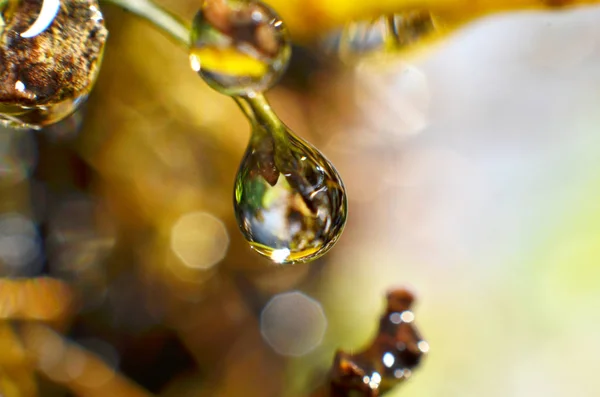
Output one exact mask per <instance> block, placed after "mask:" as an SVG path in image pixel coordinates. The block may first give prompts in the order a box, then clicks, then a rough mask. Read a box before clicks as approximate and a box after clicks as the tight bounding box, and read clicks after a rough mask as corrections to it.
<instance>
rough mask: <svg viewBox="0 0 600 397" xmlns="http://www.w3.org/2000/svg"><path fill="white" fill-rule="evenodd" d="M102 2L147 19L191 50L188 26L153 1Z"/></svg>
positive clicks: (123, 0)
mask: <svg viewBox="0 0 600 397" xmlns="http://www.w3.org/2000/svg"><path fill="white" fill-rule="evenodd" d="M100 2H101V3H106V4H113V5H116V6H118V7H121V8H122V9H124V10H127V11H129V12H131V13H132V14H135V15H137V16H138V17H140V18H142V19H145V20H146V21H148V22H150V23H151V24H152V25H154V26H155V27H156V28H158V29H160V30H162V31H163V33H165V34H166V35H167V36H169V37H171V38H172V39H174V40H175V41H176V42H177V43H178V44H180V45H182V46H183V47H184V48H186V49H187V48H189V46H190V28H189V26H188V24H186V23H185V22H184V21H182V20H181V19H180V18H179V17H177V16H175V15H173V14H172V13H171V12H169V11H167V10H165V9H164V8H162V7H161V6H159V5H158V4H156V3H154V2H153V1H152V0H100Z"/></svg>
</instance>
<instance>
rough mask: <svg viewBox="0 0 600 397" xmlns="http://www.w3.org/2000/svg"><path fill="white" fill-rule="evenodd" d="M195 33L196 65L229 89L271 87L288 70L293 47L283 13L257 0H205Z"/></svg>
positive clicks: (217, 86) (226, 91) (224, 89)
mask: <svg viewBox="0 0 600 397" xmlns="http://www.w3.org/2000/svg"><path fill="white" fill-rule="evenodd" d="M191 36H192V37H191V47H190V64H191V66H192V69H193V70H194V71H196V72H198V74H199V75H200V76H201V77H202V78H203V79H204V80H205V81H206V82H207V83H208V84H209V85H210V86H212V87H213V88H214V89H216V90H217V91H220V92H222V93H224V94H227V95H243V94H248V93H249V92H253V91H265V90H267V89H269V88H270V87H271V86H273V85H274V84H275V82H276V81H277V80H278V79H279V78H280V77H281V75H282V74H283V72H284V70H285V68H286V66H287V63H288V60H289V57H290V52H291V50H290V44H289V36H288V33H287V30H286V28H285V25H284V24H283V23H282V22H281V20H280V19H279V16H278V15H277V14H276V13H275V12H274V11H273V10H272V9H271V8H269V7H268V6H266V5H264V4H263V3H260V2H254V1H247V0H213V1H205V2H203V5H202V9H201V10H200V11H199V12H198V14H197V15H196V17H195V18H194V22H193V25H192V35H191Z"/></svg>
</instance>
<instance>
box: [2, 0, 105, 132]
mask: <svg viewBox="0 0 600 397" xmlns="http://www.w3.org/2000/svg"><path fill="white" fill-rule="evenodd" d="M45 1H49V0H45ZM43 3H44V0H16V1H15V0H10V1H8V2H7V5H5V6H4V7H3V10H2V19H3V23H4V26H3V27H2V30H1V34H0V42H1V45H0V113H2V115H3V116H4V118H5V119H7V120H10V121H11V124H17V125H18V124H19V123H23V124H32V126H43V125H47V124H51V123H53V122H56V121H59V120H60V119H62V118H64V117H66V116H67V115H68V114H70V113H71V112H72V111H73V110H74V109H75V108H76V106H77V102H78V101H79V100H81V99H84V98H85V96H86V95H87V94H88V93H89V91H90V90H91V88H92V85H93V83H94V81H95V79H96V76H97V74H98V70H99V66H100V60H101V58H102V51H103V48H104V43H105V41H106V37H107V34H108V33H107V30H106V28H105V26H104V22H103V19H102V14H101V13H100V9H99V7H98V4H97V2H96V1H95V0H61V1H60V9H59V10H58V13H57V14H56V16H55V17H54V19H53V20H52V21H51V23H50V25H49V26H48V27H47V28H46V29H45V30H43V31H42V32H41V33H39V34H38V35H36V36H33V37H23V36H22V34H23V33H25V32H26V31H27V30H28V29H29V28H30V27H31V26H32V25H33V24H34V23H35V21H36V20H37V19H38V17H39V16H40V11H41V9H42V5H43Z"/></svg>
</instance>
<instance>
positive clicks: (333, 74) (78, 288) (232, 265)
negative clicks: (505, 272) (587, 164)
mask: <svg viewBox="0 0 600 397" xmlns="http://www.w3.org/2000/svg"><path fill="white" fill-rule="evenodd" d="M163 3H164V4H165V5H167V6H168V7H169V8H171V7H172V8H173V9H174V10H176V11H177V12H178V13H179V14H181V15H193V13H195V12H196V8H197V7H198V2H197V1H187V0H178V1H169V2H166V1H164V2H163ZM269 3H270V4H272V5H273V6H274V8H275V9H277V10H278V11H279V12H280V13H281V14H282V16H283V17H284V19H285V20H286V21H287V23H288V24H289V25H290V28H291V31H292V35H293V36H294V38H295V39H296V40H297V41H298V42H299V43H306V42H307V41H313V42H314V41H318V39H319V38H322V37H324V36H325V35H327V34H328V33H329V32H330V31H332V30H336V29H339V28H341V27H342V26H344V25H346V24H347V23H349V22H350V21H352V20H355V19H358V20H370V19H372V18H375V17H379V16H381V15H384V14H386V15H387V14H391V13H395V12H403V11H409V10H414V9H426V10H429V11H431V12H432V13H433V14H434V15H435V17H436V18H437V20H439V22H440V24H441V26H442V28H443V30H442V34H445V33H446V32H448V31H451V30H452V29H454V28H456V27H458V26H461V25H462V24H464V23H466V22H468V21H470V20H473V19H474V18H478V17H480V16H483V15H487V14H490V13H495V12H502V11H510V10H527V9H542V8H547V9H553V8H559V7H563V6H571V5H580V4H584V3H588V2H585V1H566V0H565V1H526V0H523V1H518V0H507V1H503V2H499V1H483V0H479V1H469V0H462V1H459V0H442V1H431V2H429V1H394V0H381V1H377V2H370V1H360V2H359V1H345V0H332V1H322V0H308V1H307V0H303V1H299V0H285V1H283V0H271V1H269ZM589 3H594V1H589ZM105 15H106V19H107V23H108V26H109V29H110V31H111V39H110V41H109V45H108V48H107V51H106V58H105V62H104V65H103V68H102V71H101V75H100V80H99V82H98V84H97V87H96V88H95V90H94V93H93V95H92V97H91V98H90V100H89V103H88V106H87V108H86V109H85V118H84V120H83V121H82V120H81V117H82V114H83V113H80V114H77V115H75V117H74V119H71V120H68V121H67V122H66V123H65V124H63V125H61V126H59V127H57V128H55V129H53V130H47V131H44V132H42V133H39V134H37V135H35V137H32V136H29V137H20V136H19V137H16V138H15V140H17V141H18V142H19V144H18V145H17V146H18V147H19V148H20V149H22V147H24V146H25V144H24V143H23V142H24V141H25V140H26V139H31V140H33V141H34V142H35V150H34V151H35V152H36V159H37V166H36V167H35V169H32V170H29V169H28V170H25V168H26V166H25V165H20V166H19V167H17V168H19V170H18V171H19V172H16V174H19V175H17V176H19V177H20V176H21V174H24V175H25V176H26V178H17V177H14V175H13V178H12V179H10V178H9V179H10V180H8V179H7V178H4V179H3V180H2V195H3V196H2V198H3V201H2V207H3V208H2V210H3V212H4V213H12V212H18V213H21V214H26V215H27V216H28V217H30V218H31V219H32V222H34V223H35V224H36V226H37V228H38V231H37V233H39V237H40V240H41V241H43V243H42V245H43V247H42V248H41V249H40V251H42V252H43V256H44V258H43V260H42V261H41V263H37V262H36V263H34V265H32V268H33V270H28V271H27V272H24V273H22V274H16V275H15V274H9V275H8V276H7V277H6V278H3V279H0V394H2V395H3V396H6V397H30V396H32V397H33V396H36V395H43V396H44V397H46V396H67V395H70V394H69V393H71V394H75V395H77V396H83V397H87V396H115V397H119V396H126V397H127V396H129V397H137V396H142V397H143V396H148V395H150V393H153V394H158V395H161V396H177V397H187V396H189V397H196V396H211V397H215V396H262V397H264V396H273V397H281V396H287V395H290V396H292V395H293V396H301V395H306V394H307V393H308V392H310V391H312V389H313V388H314V386H315V385H318V384H320V383H321V382H322V381H323V379H324V374H325V373H326V371H327V368H328V366H329V365H330V364H331V361H332V357H333V353H334V351H335V350H336V349H338V348H339V347H340V346H344V348H346V347H352V348H353V349H358V348H359V346H364V345H365V344H366V343H365V342H366V341H368V340H369V338H371V337H372V336H373V335H374V333H375V331H376V327H377V317H378V315H379V311H380V310H379V309H380V306H381V305H382V304H383V303H382V302H379V300H380V298H381V296H380V295H381V293H382V290H381V288H379V285H378V286H373V285H359V286H357V285H356V284H354V283H353V281H352V280H353V278H350V277H349V276H348V274H349V273H352V274H354V275H355V276H354V277H358V278H361V277H363V276H365V277H364V278H365V279H366V278H367V277H366V275H368V274H369V272H371V271H372V270H371V269H372V267H373V266H372V263H374V262H375V261H377V260H378V255H379V254H378V252H377V250H376V249H371V248H372V244H373V242H372V241H364V240H363V239H364V234H362V235H361V234H360V233H359V232H357V231H356V229H354V227H355V226H356V225H359V226H361V227H363V228H365V229H368V222H366V221H365V219H364V218H366V217H367V216H365V215H364V214H365V212H366V211H370V210H371V208H370V203H369V202H368V201H361V200H367V199H365V197H368V195H369V194H377V193H379V192H378V191H377V190H376V189H373V191H366V190H368V189H365V188H364V187H363V185H364V181H369V180H373V179H382V180H383V179H385V176H382V177H381V178H375V177H373V175H376V176H377V177H379V176H380V175H382V174H383V173H384V172H383V171H382V170H381V169H380V168H379V167H378V166H377V165H376V164H375V165H372V164H369V163H366V162H365V163H360V167H359V166H356V164H350V165H348V164H346V168H348V169H351V170H353V171H355V172H354V175H352V177H349V178H348V179H349V181H350V183H354V185H353V186H351V187H352V188H353V190H352V192H353V193H352V194H355V196H353V197H352V198H353V199H354V200H355V202H356V203H357V204H356V207H355V208H357V210H356V212H355V214H356V218H355V219H358V220H357V221H353V222H356V223H354V224H352V223H351V224H350V226H349V228H348V230H347V231H346V234H345V236H344V241H345V242H344V241H342V242H341V245H340V248H338V249H337V251H334V252H332V254H331V255H328V256H327V257H326V258H324V259H323V260H322V261H320V262H318V263H314V264H311V265H310V266H299V267H289V268H272V267H269V266H268V265H269V264H268V263H267V262H266V261H264V260H262V259H260V258H258V257H257V256H256V255H255V253H253V252H251V251H250V249H249V248H248V247H247V244H246V242H245V241H244V240H243V239H242V238H241V236H240V234H239V232H238V230H237V225H236V224H235V220H234V219H233V213H232V211H231V207H232V204H231V201H232V199H231V196H232V191H231V190H232V186H233V177H234V175H235V172H236V169H237V166H238V164H239V160H240V158H241V156H242V154H243V152H244V148H245V145H246V141H247V137H248V132H249V127H248V125H247V122H246V120H244V118H243V116H242V115H241V113H240V112H239V110H238V109H237V108H236V106H235V104H234V103H233V102H232V101H231V100H230V99H229V98H226V97H223V96H221V95H219V94H217V93H215V92H213V91H211V90H210V89H209V88H208V87H206V85H205V84H203V83H202V82H201V81H200V79H199V78H197V76H196V75H195V74H194V73H193V72H191V71H190V69H189V65H188V61H187V59H186V56H185V54H182V52H181V49H180V48H177V47H175V46H173V45H172V44H171V43H170V42H169V41H168V40H166V39H165V38H164V37H162V36H161V34H160V33H159V32H156V31H155V30H152V29H151V28H150V27H149V26H147V25H146V24H144V23H142V22H140V21H138V20H135V19H133V18H130V16H128V15H126V14H125V13H123V12H121V11H119V10H117V9H107V10H106V11H105ZM352 72H353V71H348V70H344V69H343V68H341V67H340V65H339V64H338V63H337V60H335V59H331V58H326V57H323V56H322V54H321V53H319V52H318V51H316V50H315V49H314V48H313V47H311V46H310V45H306V46H305V47H298V48H297V49H296V52H295V56H294V60H293V64H292V67H291V69H290V73H289V75H288V76H287V77H286V79H285V80H284V81H283V84H282V85H281V86H280V87H278V88H276V89H275V90H273V92H272V93H270V98H271V99H272V101H273V106H274V108H275V109H276V110H277V111H278V113H279V114H280V115H281V117H282V119H284V120H285V121H286V123H288V124H289V125H290V126H291V127H293V129H294V130H295V131H297V132H298V133H299V135H302V136H303V137H307V138H308V139H309V140H310V141H311V142H314V143H315V144H316V145H317V146H324V147H326V148H328V150H329V152H328V153H332V156H336V157H339V158H340V159H343V158H348V157H351V156H347V157H344V156H342V155H340V154H339V153H340V152H339V151H337V152H336V148H335V146H336V145H335V142H337V141H339V140H342V141H346V136H349V135H350V134H351V132H347V131H351V129H352V126H353V125H354V124H355V121H356V120H357V119H358V118H359V117H361V116H360V114H359V113H360V112H359V111H358V109H359V107H358V104H357V103H356V101H355V100H354V96H353V95H354V94H353V91H352V90H353V89H355V88H356V87H359V88H358V89H359V90H360V85H359V84H358V83H357V79H356V77H355V76H354V75H353V74H352ZM367 94H372V93H371V92H369V93H367ZM377 117H379V115H377ZM78 118H79V119H78ZM82 123H83V125H82ZM407 129H410V128H409V127H407ZM339 131H346V133H347V135H342V136H341V137H340V135H339ZM334 132H335V133H334ZM7 134H9V132H7ZM370 138H371V136H368V137H366V138H364V137H363V141H361V142H363V143H364V142H367V141H369V139H370ZM336 140H337V141H336ZM359 146H360V145H359ZM369 148H370V146H369V145H368V144H365V145H364V146H362V147H361V150H365V151H368V150H370V149H369ZM342 150H349V151H350V150H353V149H347V147H343V148H342ZM19 153H20V155H21V156H20V157H19V156H15V158H20V161H21V162H24V157H26V156H24V155H23V153H21V152H19ZM377 155H378V156H379V155H381V156H382V157H383V156H385V153H381V154H380V153H377ZM17 160H18V159H17ZM334 160H336V159H334ZM15 161H16V160H15ZM346 161H347V163H352V162H353V161H350V160H346ZM352 165H354V167H352ZM7 169H8V167H7ZM24 170H25V171H24ZM6 175H8V173H4V174H3V176H6ZM382 183H383V182H382ZM384 203H385V202H384ZM195 214H201V215H202V216H201V217H198V218H194V217H192V219H202V220H203V222H205V221H206V223H202V224H200V225H192V226H191V227H190V229H189V230H185V232H186V233H187V234H186V236H188V237H189V236H191V237H189V240H186V239H183V240H182V241H180V240H177V244H174V239H175V237H174V236H175V233H174V232H173V230H174V228H175V225H177V224H178V222H179V221H181V220H182V219H187V220H189V219H190V218H189V216H190V215H195ZM361 215H362V218H361ZM207 220H209V221H210V222H212V223H211V226H214V227H211V228H208V227H206V225H207V224H208V222H207ZM361 222H364V223H361ZM186 224H187V223H186ZM364 224H366V225H367V226H364ZM209 231H211V232H210V233H209ZM217 231H218V233H217ZM371 238H372V237H371ZM372 239H376V238H372ZM190 241H192V243H190ZM362 243H364V244H365V247H363V248H362V250H361V251H360V252H361V253H360V254H356V253H357V250H354V251H353V249H354V247H356V246H357V245H360V244H362ZM174 247H178V248H176V249H174ZM181 247H183V248H181ZM375 247H376V245H375ZM180 248H181V249H180ZM581 255H583V256H587V251H584V252H583V253H582V254H581ZM190 257H191V258H194V261H190V260H189V258H190ZM212 258H222V261H221V262H219V263H218V265H217V264H215V263H213V261H212ZM190 264H191V265H190ZM38 265H40V266H38ZM36 266H37V267H36ZM357 274H358V276H356V275H357ZM32 275H34V276H36V277H34V278H28V277H30V276H32ZM13 277H16V278H13ZM444 277H445V274H442V275H441V276H440V278H444ZM382 278H386V280H385V283H395V282H396V281H397V279H390V276H385V277H383V276H382ZM557 279H559V278H558V277H557ZM402 281H406V280H402ZM575 284H577V283H576V282H573V288H574V289H575V288H576V287H575ZM452 288H456V289H461V286H460V285H459V286H458V287H454V286H452ZM291 289H296V290H299V291H303V293H305V294H307V295H310V296H313V297H315V298H316V299H318V300H319V301H320V302H321V304H322V306H323V311H324V313H325V314H326V315H327V320H328V327H329V328H328V331H327V333H326V335H325V339H324V340H323V344H322V345H321V346H319V348H318V349H315V350H314V351H310V352H308V353H307V354H306V355H304V356H302V357H284V356H282V355H280V354H277V353H276V352H275V351H274V350H273V348H272V346H271V345H269V343H268V342H267V341H266V340H265V338H264V335H263V334H262V333H261V311H262V308H263V307H264V306H265V305H266V304H267V303H268V302H269V301H270V299H271V298H272V297H273V296H276V295H278V294H280V293H281V292H284V291H287V290H291ZM589 289H590V291H592V289H593V288H592V287H591V286H590V287H589ZM476 292H477V291H476ZM590 293H592V292H590ZM465 294H466V292H465ZM349 295H353V297H354V299H349ZM444 299H446V297H442V298H440V300H444ZM468 299H469V300H472V297H471V296H469V297H468ZM357 301H360V302H359V303H357ZM378 305H379V306H378ZM298 307H300V306H298ZM444 310H445V309H442V310H440V311H441V312H443V311H444ZM507 310H508V309H507ZM294 314H298V315H300V314H302V313H301V311H299V312H298V313H294ZM443 314H444V313H436V315H442V316H443ZM444 321H447V322H453V321H454V322H458V320H456V318H453V317H451V316H450V315H447V317H446V318H445V320H444V319H442V320H439V321H438V322H437V323H436V324H444ZM441 328H444V327H443V326H442V327H440V330H437V332H438V333H441V332H442V331H443V330H441ZM427 332H428V330H427V329H425V330H424V333H425V336H427ZM461 332H462V331H461ZM467 333H468V332H467ZM290 334H291V335H292V336H294V334H293V333H291V332H290ZM100 342H101V343H100ZM284 342H286V343H292V342H290V341H288V340H285V338H284ZM435 348H436V347H435V346H434V349H435ZM442 349H443V348H442ZM451 370H455V369H453V368H451ZM40 374H41V375H42V376H39V375H40ZM49 381H50V382H49ZM137 384H141V385H142V386H143V388H142V387H140V386H137ZM56 385H58V386H56ZM146 389H147V390H148V391H145V390H146ZM68 390H70V391H68Z"/></svg>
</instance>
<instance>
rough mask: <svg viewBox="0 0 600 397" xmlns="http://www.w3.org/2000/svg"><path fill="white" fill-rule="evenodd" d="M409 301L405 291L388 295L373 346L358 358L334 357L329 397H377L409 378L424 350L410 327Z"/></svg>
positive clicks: (341, 354)
mask: <svg viewBox="0 0 600 397" xmlns="http://www.w3.org/2000/svg"><path fill="white" fill-rule="evenodd" d="M413 301H414V296H413V295H412V294H411V293H410V292H409V291H407V290H405V289H396V290H393V291H390V292H389V293H388V295H387V307H386V310H385V313H384V314H383V315H382V317H381V320H380V322H379V332H378V333H377V336H376V337H375V340H374V341H373V343H371V345H370V346H369V347H367V348H366V349H365V350H364V351H362V352H360V353H358V354H348V353H345V352H342V351H340V352H338V353H337V354H336V356H335V360H334V363H333V369H332V374H331V389H330V392H329V394H330V396H331V397H347V396H363V397H377V396H380V395H381V394H382V393H385V392H386V391H388V390H389V389H390V388H392V387H394V386H395V385H397V384H398V383H401V382H403V381H404V380H406V379H408V378H409V377H410V376H411V373H412V370H414V369H415V368H416V367H417V366H418V365H419V363H420V362H421V358H422V356H423V355H424V353H425V352H426V348H425V346H427V345H426V342H424V341H423V340H422V338H421V335H420V334H419V332H418V331H417V329H416V327H415V326H414V324H413V322H414V315H413V313H412V311H411V310H410V308H411V306H412V304H413ZM424 344H425V345H424Z"/></svg>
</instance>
